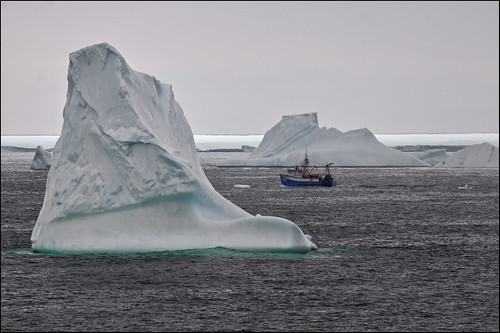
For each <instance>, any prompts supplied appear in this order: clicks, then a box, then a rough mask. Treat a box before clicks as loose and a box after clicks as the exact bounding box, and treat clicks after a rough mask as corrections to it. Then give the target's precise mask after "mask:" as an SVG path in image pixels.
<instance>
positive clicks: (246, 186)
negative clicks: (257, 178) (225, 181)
mask: <svg viewBox="0 0 500 333" xmlns="http://www.w3.org/2000/svg"><path fill="white" fill-rule="evenodd" d="M234 187H239V188H249V187H250V185H243V184H236V185H234Z"/></svg>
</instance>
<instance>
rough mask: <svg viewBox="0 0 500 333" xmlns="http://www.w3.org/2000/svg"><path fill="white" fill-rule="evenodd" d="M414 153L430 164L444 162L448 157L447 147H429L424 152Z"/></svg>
mask: <svg viewBox="0 0 500 333" xmlns="http://www.w3.org/2000/svg"><path fill="white" fill-rule="evenodd" d="M413 155H414V156H415V157H417V158H418V159H420V160H422V161H424V162H426V163H429V164H430V165H436V164H438V163H442V162H443V161H445V160H446V159H447V158H448V154H447V153H446V149H429V150H426V151H422V152H414V153H413Z"/></svg>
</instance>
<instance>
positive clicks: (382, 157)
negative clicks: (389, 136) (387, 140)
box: [218, 113, 430, 167]
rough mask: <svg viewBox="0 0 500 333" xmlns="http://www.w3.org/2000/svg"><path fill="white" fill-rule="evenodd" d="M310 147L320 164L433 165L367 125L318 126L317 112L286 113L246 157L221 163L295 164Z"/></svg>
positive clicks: (248, 164)
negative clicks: (392, 145)
mask: <svg viewBox="0 0 500 333" xmlns="http://www.w3.org/2000/svg"><path fill="white" fill-rule="evenodd" d="M306 151H307V154H308V156H309V159H310V161H311V162H313V163H314V164H316V165H317V166H320V165H325V164H327V163H332V162H333V163H334V165H335V166H414V167H417V166H430V165H429V164H428V163H426V162H424V161H422V160H420V159H418V158H416V157H415V156H414V155H411V154H405V153H403V152H400V151H398V150H396V149H393V148H390V147H387V146H385V145H384V144H383V143H381V142H380V141H378V140H377V138H376V137H375V135H373V133H372V132H370V131H369V130H368V129H367V128H362V129H357V130H352V131H348V132H341V131H339V130H337V129H336V128H326V127H319V125H318V116H317V113H305V114H298V115H288V116H283V117H282V119H281V121H280V122H278V123H277V124H276V125H274V126H273V127H272V128H271V129H270V130H269V131H267V132H266V134H265V135H264V138H263V139H262V141H261V143H260V144H259V146H258V147H257V148H256V149H255V150H253V151H252V152H251V153H250V156H249V158H247V159H233V160H225V161H221V162H219V164H218V165H219V166H294V165H297V164H298V163H299V162H300V161H302V160H303V158H304V154H305V152H306Z"/></svg>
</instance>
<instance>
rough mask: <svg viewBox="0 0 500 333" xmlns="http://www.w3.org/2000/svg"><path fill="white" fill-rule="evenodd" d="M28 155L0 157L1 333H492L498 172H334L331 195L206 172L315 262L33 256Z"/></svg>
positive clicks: (38, 200) (231, 254)
mask: <svg viewBox="0 0 500 333" xmlns="http://www.w3.org/2000/svg"><path fill="white" fill-rule="evenodd" d="M32 157H33V153H21V152H18V153H12V152H6V153H3V152H2V169H1V247H2V270H1V271H2V278H1V293H2V299H1V303H2V308H1V330H2V332H3V331H429V332H430V331H498V330H499V292H498V290H499V289H498V285H499V274H498V271H499V261H498V258H499V169H498V168H496V169H441V168H440V169H433V168H335V169H333V172H334V175H335V177H336V180H337V184H338V186H337V187H335V188H289V187H284V186H282V185H281V184H280V181H279V177H278V173H279V172H280V171H282V170H281V169H275V168H216V167H206V168H205V173H206V175H207V177H208V178H209V179H210V181H211V182H212V184H213V186H214V187H215V189H216V190H217V191H219V192H220V193H221V194H222V195H223V196H225V197H226V198H227V199H229V200H231V201H232V202H234V203H235V204H236V205H238V206H240V207H242V208H243V209H245V210H246V211H248V212H249V213H251V214H254V215H255V214H261V215H273V216H280V217H284V218H287V219H289V220H291V221H293V222H295V223H296V224H297V225H298V226H299V227H300V228H301V229H302V231H303V232H304V233H306V234H310V235H311V236H312V237H313V242H314V243H315V244H316V245H317V246H318V247H319V250H318V251H314V252H310V253H307V254H283V253H281V254H280V253H246V252H239V251H232V250H228V249H209V250H190V251H171V252H164V253H150V254H128V255H41V254H34V253H33V252H32V251H31V244H30V236H31V230H32V229H33V226H34V225H35V222H36V219H37V216H38V212H39V210H40V208H41V206H42V203H43V198H44V193H45V182H46V177H47V171H34V170H30V168H29V167H30V164H31V159H32ZM238 184H239V185H249V186H250V187H247V188H245V187H243V188H242V187H235V186H234V185H238ZM465 184H467V185H468V186H469V188H468V189H463V188H462V189H461V188H460V187H464V186H465Z"/></svg>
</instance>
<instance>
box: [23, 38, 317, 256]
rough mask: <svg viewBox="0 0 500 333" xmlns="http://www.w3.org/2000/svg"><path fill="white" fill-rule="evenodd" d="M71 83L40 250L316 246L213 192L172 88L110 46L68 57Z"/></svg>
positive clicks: (293, 228) (38, 233)
mask: <svg viewBox="0 0 500 333" xmlns="http://www.w3.org/2000/svg"><path fill="white" fill-rule="evenodd" d="M67 77H68V92H67V101H66V105H65V107H64V111H63V117H64V124H63V128H62V132H61V135H60V137H59V139H58V141H57V143H56V146H55V148H54V153H53V161H52V166H51V168H50V170H49V173H48V176H47V187H46V193H45V199H44V203H43V206H42V209H41V210H40V214H39V215H38V219H37V222H36V225H35V227H34V229H33V232H32V234H31V242H32V247H33V249H34V250H35V251H37V252H48V253H120V252H121V253H126V252H151V251H165V250H186V249H205V248H215V247H225V248H231V249H236V250H245V251H287V252H300V253H306V252H309V251H311V249H313V248H314V247H315V245H314V244H313V243H312V242H311V239H310V237H306V236H305V235H304V234H303V233H302V230H300V228H299V227H298V226H297V225H296V224H294V223H293V222H291V221H289V220H286V219H283V218H279V217H274V216H260V215H257V216H252V215H251V214H249V213H247V212H246V211H244V210H243V209H241V208H240V207H238V206H236V205H234V204H233V203H232V202H230V201H228V200H227V199H225V198H224V197H223V196H222V195H220V194H219V193H218V192H217V191H215V189H214V188H213V186H212V184H210V181H209V180H208V178H207V177H206V175H205V173H204V171H203V169H202V167H201V165H200V162H199V160H198V156H197V152H196V147H195V143H194V139H193V134H192V132H191V128H190V127H189V124H188V122H187V120H186V118H185V116H184V112H183V111H182V109H181V107H180V105H179V104H178V103H177V102H176V100H175V98H174V94H173V91H172V87H171V85H168V84H163V83H161V82H159V81H158V80H157V79H156V78H154V77H153V76H150V75H147V74H144V73H140V72H136V71H134V70H132V69H131V68H130V67H129V66H128V64H127V63H126V62H125V59H124V58H123V57H122V56H121V55H120V54H119V53H118V52H117V51H116V49H114V48H113V47H112V46H110V45H108V44H106V43H103V44H97V45H93V46H89V47H87V48H84V49H81V50H79V51H76V52H73V53H71V54H70V62H69V68H68V76H67ZM241 186H245V185H241ZM246 186H248V185H246Z"/></svg>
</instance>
